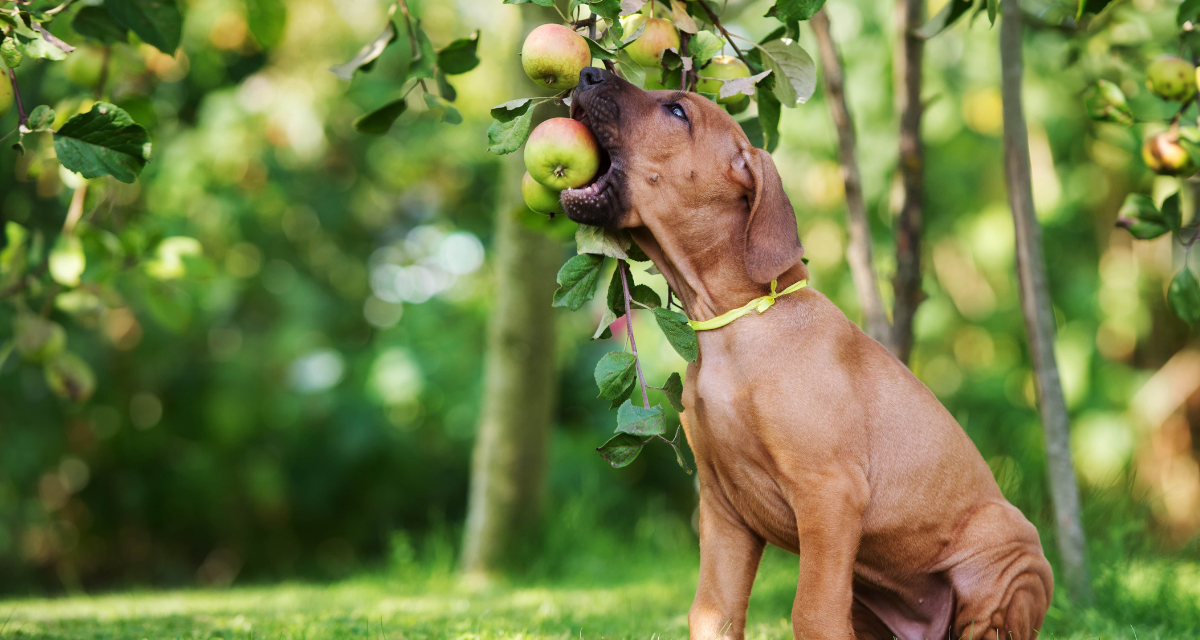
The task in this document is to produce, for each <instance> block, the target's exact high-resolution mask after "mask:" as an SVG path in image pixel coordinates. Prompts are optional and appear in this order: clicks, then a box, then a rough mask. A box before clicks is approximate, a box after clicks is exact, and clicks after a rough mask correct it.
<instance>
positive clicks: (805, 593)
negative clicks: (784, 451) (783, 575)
mask: <svg viewBox="0 0 1200 640" xmlns="http://www.w3.org/2000/svg"><path fill="white" fill-rule="evenodd" d="M798 486H799V487H802V489H801V491H802V492H803V493H802V497H800V498H799V499H798V500H796V502H795V503H794V509H795V512H796V520H797V529H798V533H799V543H800V544H799V547H800V577H799V580H798V581H797V587H796V601H795V603H794V604H793V605H792V634H793V635H794V636H795V637H796V639H797V640H800V639H803V640H853V639H854V637H855V636H854V628H853V626H852V622H851V617H850V608H851V605H853V603H854V592H853V584H854V557H855V555H856V554H857V553H858V542H859V538H860V536H861V534H862V514H863V510H864V508H865V507H866V502H867V497H868V489H867V488H866V481H865V479H859V478H858V477H857V474H853V473H850V474H847V473H845V472H841V471H839V472H833V473H828V474H822V475H820V476H812V477H809V478H806V479H805V481H804V482H803V483H802V484H799V485H798Z"/></svg>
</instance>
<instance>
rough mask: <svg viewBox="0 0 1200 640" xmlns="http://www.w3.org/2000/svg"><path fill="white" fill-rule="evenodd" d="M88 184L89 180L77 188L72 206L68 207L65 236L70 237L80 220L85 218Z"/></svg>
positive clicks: (64, 229)
mask: <svg viewBox="0 0 1200 640" xmlns="http://www.w3.org/2000/svg"><path fill="white" fill-rule="evenodd" d="M87 190H88V183H87V180H84V181H83V184H81V185H79V186H78V187H76V188H75V193H73V194H71V206H69V207H67V219H66V221H64V222H63V228H62V232H63V235H66V236H69V235H71V233H73V232H74V231H75V225H76V224H79V219H80V218H81V217H83V201H84V200H86V199H87Z"/></svg>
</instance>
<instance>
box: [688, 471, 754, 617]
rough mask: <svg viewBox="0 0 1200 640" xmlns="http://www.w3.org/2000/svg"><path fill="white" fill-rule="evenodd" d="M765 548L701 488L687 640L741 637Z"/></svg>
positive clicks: (727, 506)
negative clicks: (697, 566) (697, 563)
mask: <svg viewBox="0 0 1200 640" xmlns="http://www.w3.org/2000/svg"><path fill="white" fill-rule="evenodd" d="M706 494H710V495H706ZM764 546H765V543H764V542H763V539H762V538H760V537H758V535H756V534H755V533H754V532H753V531H751V530H750V529H749V527H747V526H746V524H745V523H744V522H743V521H742V519H741V517H740V516H738V515H737V514H736V513H734V512H733V510H732V509H731V508H730V507H729V505H728V503H725V502H724V498H721V497H717V496H711V491H701V494H700V582H699V584H698V585H697V586H696V599H695V601H693V602H692V609H691V611H689V612H688V629H689V631H690V635H691V640H715V639H716V638H721V639H728V640H742V638H743V634H744V632H745V630H746V607H747V606H748V605H749V604H750V589H751V587H753V586H754V575H755V574H756V573H757V572H758V563H759V561H760V560H761V559H762V554H763V547H764Z"/></svg>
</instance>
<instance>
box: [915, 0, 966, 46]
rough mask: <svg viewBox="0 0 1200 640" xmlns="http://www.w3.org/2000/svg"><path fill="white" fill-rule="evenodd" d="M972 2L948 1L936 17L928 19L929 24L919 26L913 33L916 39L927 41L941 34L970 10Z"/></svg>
mask: <svg viewBox="0 0 1200 640" xmlns="http://www.w3.org/2000/svg"><path fill="white" fill-rule="evenodd" d="M971 4H972V0H950V1H949V2H947V3H946V6H944V7H942V10H941V11H939V12H938V13H937V15H936V16H934V17H932V18H930V20H929V22H926V23H925V24H923V25H921V28H920V29H917V30H916V31H915V32H914V33H915V34H916V36H917V37H918V38H922V39H924V40H928V39H930V38H932V37H934V36H936V35H937V34H939V33H941V32H942V31H944V30H945V29H946V27H949V26H950V25H952V24H954V22H955V21H956V20H958V19H959V18H961V17H962V16H963V14H965V13H966V12H967V11H970V9H971Z"/></svg>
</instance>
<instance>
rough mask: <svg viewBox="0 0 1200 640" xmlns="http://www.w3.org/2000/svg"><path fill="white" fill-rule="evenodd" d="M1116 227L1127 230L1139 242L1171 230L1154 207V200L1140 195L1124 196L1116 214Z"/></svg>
mask: <svg viewBox="0 0 1200 640" xmlns="http://www.w3.org/2000/svg"><path fill="white" fill-rule="evenodd" d="M1117 226H1118V227H1121V228H1122V229H1127V230H1129V233H1130V234H1131V235H1133V237H1135V238H1138V239H1139V240H1151V239H1154V238H1157V237H1159V236H1161V235H1162V234H1164V233H1167V232H1169V231H1170V230H1171V227H1170V225H1168V224H1167V220H1166V218H1164V217H1163V215H1162V212H1160V211H1159V210H1158V207H1155V206H1154V200H1152V199H1151V198H1150V196H1147V195H1142V194H1140V193H1131V194H1129V195H1127V196H1125V203H1124V204H1122V205H1121V211H1120V212H1119V213H1118V214H1117Z"/></svg>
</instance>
